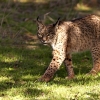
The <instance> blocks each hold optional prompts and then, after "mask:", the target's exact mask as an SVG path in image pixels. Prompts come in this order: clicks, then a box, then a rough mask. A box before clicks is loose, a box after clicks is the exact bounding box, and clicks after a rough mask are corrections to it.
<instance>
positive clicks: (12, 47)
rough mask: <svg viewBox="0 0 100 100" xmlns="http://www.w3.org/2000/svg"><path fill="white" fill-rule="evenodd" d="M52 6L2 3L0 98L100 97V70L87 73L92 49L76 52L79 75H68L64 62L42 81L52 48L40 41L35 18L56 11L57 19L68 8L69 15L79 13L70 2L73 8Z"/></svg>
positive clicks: (84, 99)
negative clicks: (48, 80) (68, 76)
mask: <svg viewBox="0 0 100 100" xmlns="http://www.w3.org/2000/svg"><path fill="white" fill-rule="evenodd" d="M5 2H6V0H5ZM52 6H53V7H54V5H53V3H51V6H50V5H49V4H47V5H44V4H43V5H42V4H41V6H38V5H37V4H32V3H31V4H29V3H25V4H23V3H22V4H20V3H18V4H17V3H16V4H14V3H11V4H8V3H3V4H2V3H0V9H1V10H0V11H1V12H0V22H1V23H0V100H45V99H46V100H49V99H50V100H56V99H57V100H100V89H99V87H100V74H98V75H97V76H96V77H92V76H86V73H88V72H89V71H90V69H91V68H92V59H91V54H90V52H83V53H80V54H73V64H74V71H75V75H76V76H75V79H73V80H67V79H65V77H66V76H67V72H66V70H65V67H64V65H63V64H62V66H61V67H60V69H59V70H58V71H57V73H56V74H55V78H54V79H53V80H52V81H50V82H49V83H45V82H38V79H39V78H40V77H41V75H42V74H43V73H44V71H45V70H46V68H47V66H48V65H49V63H50V61H51V59H52V51H51V48H50V47H48V46H43V45H42V44H40V43H39V42H38V40H37V38H36V32H37V31H36V24H35V22H34V21H33V19H36V17H37V16H38V15H41V16H42V15H43V14H44V13H46V12H49V11H54V15H52V17H53V18H54V19H55V18H57V17H58V16H62V17H64V16H65V15H66V13H65V12H68V13H67V14H68V15H66V16H67V17H69V19H71V18H72V17H73V16H75V14H76V13H78V12H76V11H75V10H73V8H74V7H72V5H71V6H70V4H68V6H70V7H69V8H71V7H72V8H71V9H69V8H68V6H65V5H64V6H63V4H62V6H63V7H62V6H58V7H55V8H53V7H52ZM45 8H46V9H45ZM34 9H35V10H34ZM81 13H83V12H81ZM88 13H89V12H88ZM50 16H51V15H50ZM49 22H50V21H47V23H49Z"/></svg>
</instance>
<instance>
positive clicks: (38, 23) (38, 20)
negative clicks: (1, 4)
mask: <svg viewBox="0 0 100 100" xmlns="http://www.w3.org/2000/svg"><path fill="white" fill-rule="evenodd" d="M36 23H37V25H38V27H39V28H43V27H44V24H43V22H42V21H41V20H40V19H39V16H38V17H37V20H36Z"/></svg>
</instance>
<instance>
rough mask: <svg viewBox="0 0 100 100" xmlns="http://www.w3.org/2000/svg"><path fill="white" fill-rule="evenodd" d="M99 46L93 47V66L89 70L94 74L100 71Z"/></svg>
mask: <svg viewBox="0 0 100 100" xmlns="http://www.w3.org/2000/svg"><path fill="white" fill-rule="evenodd" d="M99 47H100V46H99ZM99 47H94V48H93V49H92V58H93V68H92V70H91V71H90V72H89V74H92V75H96V74H97V73H98V72H100V48H99Z"/></svg>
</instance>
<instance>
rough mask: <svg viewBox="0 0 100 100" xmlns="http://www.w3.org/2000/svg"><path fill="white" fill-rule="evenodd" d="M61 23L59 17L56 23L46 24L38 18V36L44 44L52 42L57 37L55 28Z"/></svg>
mask: <svg viewBox="0 0 100 100" xmlns="http://www.w3.org/2000/svg"><path fill="white" fill-rule="evenodd" d="M58 23H59V19H58V20H57V22H56V23H55V24H50V25H44V23H43V22H42V21H41V20H40V19H39V17H38V18H37V25H38V32H37V36H38V38H39V40H40V41H41V42H42V43H43V44H51V43H52V41H53V39H54V37H55V28H56V26H57V25H58Z"/></svg>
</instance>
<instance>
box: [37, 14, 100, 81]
mask: <svg viewBox="0 0 100 100" xmlns="http://www.w3.org/2000/svg"><path fill="white" fill-rule="evenodd" d="M37 24H38V33H37V36H38V38H39V39H40V41H41V42H42V43H44V44H45V43H46V44H50V45H51V47H52V49H53V52H52V54H53V58H52V60H51V62H50V64H49V66H48V68H47V70H46V71H45V73H44V74H43V76H42V77H41V78H40V80H41V81H46V82H48V81H50V79H52V78H53V76H54V74H55V72H56V71H57V70H58V69H59V67H60V66H61V64H62V63H63V62H64V64H65V66H66V69H67V71H68V78H69V79H70V78H73V77H74V71H73V64H72V57H71V54H72V53H73V52H80V51H86V50H90V51H91V54H92V58H93V68H92V70H91V71H90V72H89V73H90V74H97V73H98V72H99V71H100V17H98V16H96V15H89V16H86V17H83V18H80V19H75V20H72V21H59V20H58V21H57V22H56V23H55V24H51V25H47V26H45V25H44V24H43V23H42V22H41V21H40V20H39V19H37Z"/></svg>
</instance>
